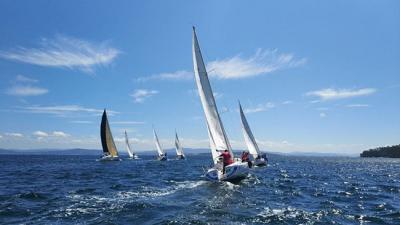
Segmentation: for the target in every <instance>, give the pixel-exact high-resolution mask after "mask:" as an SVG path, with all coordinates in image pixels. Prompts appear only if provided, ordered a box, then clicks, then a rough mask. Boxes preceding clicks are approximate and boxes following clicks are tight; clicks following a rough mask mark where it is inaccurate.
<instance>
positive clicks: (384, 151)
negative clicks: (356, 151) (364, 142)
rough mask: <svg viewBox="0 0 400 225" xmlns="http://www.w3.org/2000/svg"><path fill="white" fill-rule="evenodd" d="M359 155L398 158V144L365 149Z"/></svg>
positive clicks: (399, 149) (399, 147)
mask: <svg viewBox="0 0 400 225" xmlns="http://www.w3.org/2000/svg"><path fill="white" fill-rule="evenodd" d="M360 157H363V158H367V157H385V158H400V144H399V145H393V146H386V147H378V148H374V149H369V150H365V151H363V152H362V153H361V154H360Z"/></svg>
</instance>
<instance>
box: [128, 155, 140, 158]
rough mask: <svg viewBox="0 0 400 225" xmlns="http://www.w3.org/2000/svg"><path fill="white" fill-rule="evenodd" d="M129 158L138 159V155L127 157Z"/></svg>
mask: <svg viewBox="0 0 400 225" xmlns="http://www.w3.org/2000/svg"><path fill="white" fill-rule="evenodd" d="M129 159H139V156H137V155H133V156H132V157H129Z"/></svg>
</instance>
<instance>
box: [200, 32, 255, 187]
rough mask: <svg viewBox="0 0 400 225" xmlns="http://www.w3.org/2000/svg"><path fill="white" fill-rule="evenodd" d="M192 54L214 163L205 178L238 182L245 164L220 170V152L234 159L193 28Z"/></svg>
mask: <svg viewBox="0 0 400 225" xmlns="http://www.w3.org/2000/svg"><path fill="white" fill-rule="evenodd" d="M192 53H193V64H194V74H195V78H196V84H197V89H198V91H199V96H200V100H201V103H202V106H203V110H204V114H205V118H206V122H207V129H208V135H209V140H210V149H211V155H212V157H213V162H214V166H213V167H212V168H210V169H208V170H207V172H206V174H205V176H206V178H207V179H209V180H212V181H230V182H237V181H240V180H242V179H244V178H246V177H247V175H248V171H249V167H248V164H247V163H242V162H241V161H238V160H236V161H235V162H233V163H232V164H230V165H227V166H226V167H225V171H224V170H223V169H221V167H222V165H221V164H222V162H221V158H220V155H221V154H222V152H224V151H225V150H227V151H228V152H229V155H230V157H231V159H233V158H234V155H233V152H232V148H231V146H230V143H229V140H228V137H227V135H226V133H225V129H224V127H223V125H222V121H221V118H220V116H219V113H218V109H217V105H216V103H215V99H214V95H213V92H212V89H211V85H210V81H209V79H208V75H207V71H206V67H205V65H204V61H203V57H202V55H201V51H200V46H199V43H198V40H197V36H196V31H195V28H194V27H193V49H192Z"/></svg>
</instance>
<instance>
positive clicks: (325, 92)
mask: <svg viewBox="0 0 400 225" xmlns="http://www.w3.org/2000/svg"><path fill="white" fill-rule="evenodd" d="M375 92H376V89H374V88H361V89H337V90H335V89H332V88H326V89H321V90H317V91H311V92H308V93H306V95H307V96H315V97H318V98H320V100H321V101H329V100H337V99H345V98H353V97H360V96H367V95H371V94H373V93H375Z"/></svg>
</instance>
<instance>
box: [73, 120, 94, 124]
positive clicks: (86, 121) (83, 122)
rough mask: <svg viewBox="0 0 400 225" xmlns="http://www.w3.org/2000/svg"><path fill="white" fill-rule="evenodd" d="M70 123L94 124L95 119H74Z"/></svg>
mask: <svg viewBox="0 0 400 225" xmlns="http://www.w3.org/2000/svg"><path fill="white" fill-rule="evenodd" d="M70 123H78V124H92V123H93V121H88V120H73V121H70Z"/></svg>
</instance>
